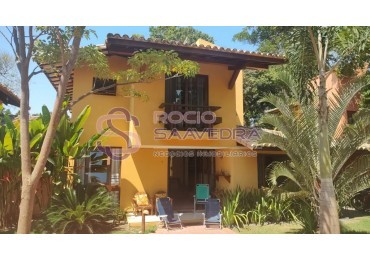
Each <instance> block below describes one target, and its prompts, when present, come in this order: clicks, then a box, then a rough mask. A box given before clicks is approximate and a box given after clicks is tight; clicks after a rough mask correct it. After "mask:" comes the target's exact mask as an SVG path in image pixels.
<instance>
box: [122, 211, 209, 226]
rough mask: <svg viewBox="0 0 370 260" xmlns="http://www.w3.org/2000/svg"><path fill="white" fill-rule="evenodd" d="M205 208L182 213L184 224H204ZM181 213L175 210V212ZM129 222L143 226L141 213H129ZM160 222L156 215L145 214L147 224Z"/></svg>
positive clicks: (131, 224)
mask: <svg viewBox="0 0 370 260" xmlns="http://www.w3.org/2000/svg"><path fill="white" fill-rule="evenodd" d="M202 212H204V211H203V210H197V211H195V213H193V212H185V213H182V215H181V216H180V219H181V222H182V223H183V224H184V225H189V224H196V225H202V224H203V214H202ZM176 213H179V212H176V211H175V214H176ZM127 222H128V224H129V226H141V215H138V216H135V215H129V216H127ZM159 223H160V219H159V217H158V216H156V215H147V216H145V224H146V225H158V224H159Z"/></svg>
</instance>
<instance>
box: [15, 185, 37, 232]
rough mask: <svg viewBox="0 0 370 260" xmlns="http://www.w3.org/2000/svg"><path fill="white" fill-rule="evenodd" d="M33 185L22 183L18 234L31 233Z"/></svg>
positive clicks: (34, 190)
mask: <svg viewBox="0 0 370 260" xmlns="http://www.w3.org/2000/svg"><path fill="white" fill-rule="evenodd" d="M35 192H36V189H35V187H34V185H32V184H31V183H30V181H28V182H23V183H22V195H21V204H20V206H19V219H18V230H17V233H18V234H28V233H30V231H31V221H32V214H33V206H34V203H35Z"/></svg>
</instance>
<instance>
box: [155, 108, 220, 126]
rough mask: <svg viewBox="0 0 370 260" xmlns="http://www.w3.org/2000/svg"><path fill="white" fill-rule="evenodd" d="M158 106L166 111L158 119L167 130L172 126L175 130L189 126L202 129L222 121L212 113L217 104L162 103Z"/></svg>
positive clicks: (215, 109)
mask: <svg viewBox="0 0 370 260" xmlns="http://www.w3.org/2000/svg"><path fill="white" fill-rule="evenodd" d="M159 108H161V109H164V111H165V112H166V115H165V116H162V117H161V118H160V120H161V121H162V122H164V125H165V128H166V129H168V130H172V129H174V128H176V129H177V130H187V129H189V128H193V129H194V128H195V129H197V130H203V129H206V128H213V126H215V125H217V124H220V123H222V117H217V116H216V117H215V116H214V115H215V114H214V113H212V112H215V111H217V110H219V109H220V108H221V107H219V106H198V105H186V104H172V103H162V104H161V105H160V106H159ZM181 117H182V118H181ZM175 121H176V122H175Z"/></svg>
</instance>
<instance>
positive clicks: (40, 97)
mask: <svg viewBox="0 0 370 260" xmlns="http://www.w3.org/2000/svg"><path fill="white" fill-rule="evenodd" d="M88 28H89V29H92V30H94V31H95V32H96V34H97V38H96V37H95V36H92V37H91V39H89V40H83V41H82V43H81V46H84V45H87V44H102V43H104V41H105V38H106V36H107V34H108V33H118V34H120V35H123V34H127V35H129V36H131V35H132V34H141V35H144V37H145V38H148V37H149V26H95V27H94V26H91V27H88ZM194 28H195V29H198V30H200V31H202V32H205V33H207V34H209V35H211V36H212V37H213V38H214V39H215V44H216V45H218V46H222V47H226V48H236V49H243V50H248V51H253V50H255V49H256V46H252V45H249V44H247V43H243V42H237V41H233V40H232V38H233V36H234V35H235V34H237V33H239V32H241V31H242V29H243V26H194ZM1 30H2V31H4V28H1ZM0 50H1V51H6V52H8V53H9V54H11V53H12V52H11V49H10V46H9V44H8V43H7V42H6V41H5V40H4V39H3V38H2V37H0ZM33 66H35V64H34V65H33ZM55 95H56V91H55V90H54V88H53V87H52V85H51V84H50V82H49V81H48V79H47V78H46V76H45V75H44V74H38V75H36V76H35V77H33V78H32V80H31V82H30V107H31V111H30V112H31V114H35V113H40V112H41V108H42V106H43V105H46V106H47V107H48V108H49V110H52V107H53V103H54V100H55ZM11 111H12V112H16V111H17V109H16V108H15V107H12V109H11Z"/></svg>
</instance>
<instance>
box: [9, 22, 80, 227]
mask: <svg viewBox="0 0 370 260" xmlns="http://www.w3.org/2000/svg"><path fill="white" fill-rule="evenodd" d="M84 28H85V27H77V28H76V30H75V32H74V38H73V41H72V46H71V54H70V57H69V59H68V60H66V59H65V58H64V56H65V53H64V48H63V46H59V47H60V50H61V56H62V62H61V63H62V73H61V76H60V83H59V85H58V89H57V97H56V100H55V102H54V107H53V112H52V115H51V119H50V122H49V126H48V129H47V131H46V134H45V138H44V141H43V144H42V146H41V151H40V154H39V157H38V159H37V162H36V164H35V166H34V169H33V171H32V168H31V153H30V140H29V130H28V128H29V111H28V110H29V75H28V70H29V61H30V58H31V55H30V54H31V53H32V51H33V50H32V48H33V44H29V46H28V48H29V49H28V53H27V54H26V44H25V38H26V37H25V34H24V27H18V32H19V37H18V35H17V31H16V30H15V31H14V32H13V34H14V36H15V37H14V38H15V41H16V49H17V54H18V56H19V65H18V68H19V71H20V74H21V90H22V92H21V107H20V126H21V160H22V195H21V204H20V208H19V210H20V212H19V219H18V230H17V233H20V234H25V233H29V232H30V231H31V221H32V213H33V207H34V201H35V190H36V187H37V184H38V182H39V180H40V178H41V176H42V173H43V171H44V167H45V165H46V161H47V159H48V157H49V153H50V149H51V145H52V142H53V139H54V136H55V132H56V130H57V127H58V124H59V121H60V113H61V110H62V104H63V100H64V96H65V93H66V87H67V84H68V80H69V77H70V75H71V73H72V71H73V69H74V66H75V64H76V61H77V56H78V52H79V46H80V42H81V37H82V33H83V31H84ZM31 31H32V29H31V30H30V32H31ZM31 38H32V35H30V41H31V40H32V41H33V39H31ZM18 39H19V43H18ZM59 39H60V41H59V44H63V43H62V39H61V36H60V37H59Z"/></svg>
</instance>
